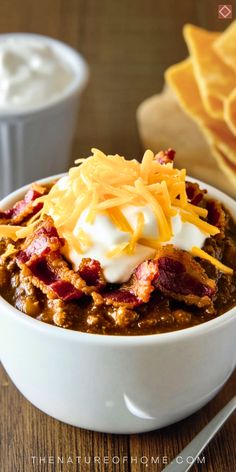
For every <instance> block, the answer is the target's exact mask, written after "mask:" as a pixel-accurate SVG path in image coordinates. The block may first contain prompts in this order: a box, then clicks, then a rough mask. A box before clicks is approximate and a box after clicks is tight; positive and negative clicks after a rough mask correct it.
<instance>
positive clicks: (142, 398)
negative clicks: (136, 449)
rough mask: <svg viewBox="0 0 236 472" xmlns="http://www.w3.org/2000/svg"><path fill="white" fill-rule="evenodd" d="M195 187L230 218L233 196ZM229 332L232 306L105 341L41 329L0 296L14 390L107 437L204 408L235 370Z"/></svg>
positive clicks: (5, 356)
mask: <svg viewBox="0 0 236 472" xmlns="http://www.w3.org/2000/svg"><path fill="white" fill-rule="evenodd" d="M54 178H55V177H53V179H54ZM50 180H51V179H46V181H50ZM201 185H202V186H203V187H204V188H207V190H208V191H209V194H210V195H211V196H212V197H214V198H217V199H219V200H220V201H221V202H223V204H224V205H225V207H226V208H228V209H229V210H230V211H231V213H232V214H233V215H234V217H235V218H236V208H235V202H234V201H233V200H232V199H231V198H229V197H227V196H226V195H225V194H223V193H222V192H220V191H219V190H216V189H215V188H213V187H210V186H209V185H205V184H203V183H201ZM25 191H26V187H25V188H23V189H20V190H18V191H16V192H14V193H13V194H11V195H9V196H8V197H6V198H5V199H4V200H3V201H2V202H1V206H2V207H3V208H7V207H9V206H11V205H12V204H13V203H14V202H15V201H17V200H18V199H20V198H21V197H22V195H23V194H24V192H25ZM235 334H236V308H233V309H232V310H230V311H228V312H227V313H225V314H224V315H222V316H219V317H218V318H216V319H214V320H211V321H208V322H206V323H203V324H201V325H199V326H195V327H193V328H188V329H184V330H181V331H176V332H171V333H164V334H156V335H149V336H133V337H132V336H127V337H126V336H103V335H96V334H87V333H80V332H76V331H72V330H66V329H62V328H58V327H56V326H50V325H47V324H45V323H43V322H40V321H37V320H35V319H33V318H30V317H29V316H27V315H25V314H23V313H21V312H20V311H18V310H17V309H15V308H14V307H12V306H11V305H9V304H8V303H7V302H6V301H5V300H4V299H2V298H1V297H0V355H1V360H2V363H3V365H4V367H5V369H6V371H7V373H8V375H9V376H10V378H11V379H12V381H13V382H14V384H15V385H16V386H17V388H18V389H19V390H20V392H21V393H22V394H23V395H24V396H25V397H26V398H27V399H28V400H29V401H31V402H32V403H33V404H34V405H35V406H37V407H38V408H39V409H40V410H42V411H44V412H45V413H47V414H48V415H51V416H53V417H54V418H56V419H58V420H61V421H63V422H65V423H69V424H71V425H75V426H79V427H82V428H88V429H91V430H95V431H102V432H106V433H139V432H144V431H150V430H153V429H156V428H161V427H163V426H166V425H168V424H170V423H173V422H175V421H178V420H180V419H182V418H184V417H185V416H188V415H190V414H191V413H193V412H194V411H196V410H198V409H199V408H201V407H202V406H203V405H205V404H206V403H207V402H208V401H209V400H211V398H213V397H214V396H215V395H216V394H217V392H218V391H219V390H220V389H221V387H222V386H223V385H224V383H225V382H226V380H227V379H228V378H229V376H230V375H231V373H232V372H233V369H234V367H235V362H236V345H235Z"/></svg>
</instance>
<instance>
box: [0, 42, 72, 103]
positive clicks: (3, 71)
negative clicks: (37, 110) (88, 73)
mask: <svg viewBox="0 0 236 472" xmlns="http://www.w3.org/2000/svg"><path fill="white" fill-rule="evenodd" d="M73 78H74V71H73V69H72V68H71V66H70V65H69V63H68V62H67V61H66V60H65V59H64V58H63V57H62V55H60V54H58V51H57V50H56V49H55V48H53V47H52V45H51V44H49V43H45V41H42V39H41V38H40V37H39V38H37V39H36V38H31V39H29V38H25V37H14V36H13V37H12V36H9V37H8V36H7V37H6V38H5V40H3V41H0V110H1V111H2V110H10V109H14V108H16V109H21V110H22V109H25V108H33V107H35V106H38V105H43V104H44V103H48V102H50V101H51V100H52V99H55V98H56V97H58V95H60V93H61V92H62V91H64V90H65V88H67V87H68V85H69V84H70V83H71V81H72V80H73Z"/></svg>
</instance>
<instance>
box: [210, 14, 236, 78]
mask: <svg viewBox="0 0 236 472" xmlns="http://www.w3.org/2000/svg"><path fill="white" fill-rule="evenodd" d="M213 49H214V51H215V52H216V54H217V55H218V57H219V58H220V59H221V61H223V62H224V63H225V64H227V65H228V66H229V67H231V68H232V69H233V71H234V72H236V20H235V21H233V22H232V23H231V25H230V26H229V27H228V28H227V29H226V30H225V31H224V32H223V33H222V34H221V35H220V36H219V38H217V39H216V41H215V42H214V44H213Z"/></svg>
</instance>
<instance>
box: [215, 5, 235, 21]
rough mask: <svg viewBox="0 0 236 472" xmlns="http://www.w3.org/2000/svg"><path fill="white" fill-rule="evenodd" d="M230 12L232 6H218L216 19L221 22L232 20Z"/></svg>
mask: <svg viewBox="0 0 236 472" xmlns="http://www.w3.org/2000/svg"><path fill="white" fill-rule="evenodd" d="M232 12H233V8H232V5H218V18H220V19H221V20H228V19H229V18H232Z"/></svg>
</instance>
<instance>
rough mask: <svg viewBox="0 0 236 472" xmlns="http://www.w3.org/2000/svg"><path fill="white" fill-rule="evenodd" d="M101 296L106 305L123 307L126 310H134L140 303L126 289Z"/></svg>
mask: <svg viewBox="0 0 236 472" xmlns="http://www.w3.org/2000/svg"><path fill="white" fill-rule="evenodd" d="M102 296H103V299H104V301H105V303H106V305H113V306H116V307H118V306H125V307H127V308H134V307H135V306H138V305H140V304H141V303H142V300H139V299H138V298H137V297H136V296H135V295H134V294H133V293H131V292H130V291H129V290H128V289H123V288H119V289H117V290H111V291H110V292H104V293H103V294H102Z"/></svg>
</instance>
